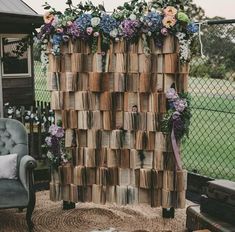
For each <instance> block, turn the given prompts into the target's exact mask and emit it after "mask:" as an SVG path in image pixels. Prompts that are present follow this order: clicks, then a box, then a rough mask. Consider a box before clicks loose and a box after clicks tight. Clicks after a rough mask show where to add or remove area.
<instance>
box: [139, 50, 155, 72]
mask: <svg viewBox="0 0 235 232" xmlns="http://www.w3.org/2000/svg"><path fill="white" fill-rule="evenodd" d="M151 61H152V59H151V56H150V55H149V56H146V55H145V54H139V73H151V68H152V62H151Z"/></svg>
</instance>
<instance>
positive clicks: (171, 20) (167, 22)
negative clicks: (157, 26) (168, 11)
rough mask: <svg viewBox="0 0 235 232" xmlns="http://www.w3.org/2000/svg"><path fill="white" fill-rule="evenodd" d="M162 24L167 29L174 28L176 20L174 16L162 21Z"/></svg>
mask: <svg viewBox="0 0 235 232" xmlns="http://www.w3.org/2000/svg"><path fill="white" fill-rule="evenodd" d="M162 24H163V25H164V27H166V28H170V27H173V26H174V25H175V24H176V19H175V18H174V17H172V16H165V17H164V18H163V20H162Z"/></svg>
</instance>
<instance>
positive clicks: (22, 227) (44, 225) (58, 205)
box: [0, 191, 191, 232]
mask: <svg viewBox="0 0 235 232" xmlns="http://www.w3.org/2000/svg"><path fill="white" fill-rule="evenodd" d="M36 199H37V202H36V206H35V210H34V213H33V222H34V224H35V228H34V231H35V232H54V231H55V232H63V231H65V232H77V231H84V232H85V231H86V232H89V231H90V232H94V231H107V232H114V231H115V232H116V231H118V232H121V231H135V232H137V231H139V232H140V231H142V232H144V231H145V232H146V231H148V232H149V231H165V232H170V231H174V232H177V231H186V230H185V223H186V213H185V212H186V210H185V209H177V210H176V215H175V218H174V219H163V218H162V217H161V212H162V211H161V208H151V207H150V206H148V205H143V204H141V205H135V206H133V205H128V206H117V205H114V204H106V205H105V206H104V205H96V204H93V203H78V204H76V208H75V209H72V210H62V202H52V201H50V200H49V192H48V191H42V192H37V195H36ZM187 204H188V205H189V204H191V202H187ZM0 231H1V232H24V231H27V226H26V220H25V210H24V212H23V213H19V212H18V211H17V209H9V210H0Z"/></svg>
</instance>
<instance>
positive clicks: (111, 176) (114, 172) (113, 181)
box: [107, 167, 118, 186]
mask: <svg viewBox="0 0 235 232" xmlns="http://www.w3.org/2000/svg"><path fill="white" fill-rule="evenodd" d="M107 183H108V185H109V186H115V185H117V184H118V168H117V167H109V168H108V173H107Z"/></svg>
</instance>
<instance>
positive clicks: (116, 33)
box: [109, 28, 118, 38]
mask: <svg viewBox="0 0 235 232" xmlns="http://www.w3.org/2000/svg"><path fill="white" fill-rule="evenodd" d="M109 34H110V37H113V38H116V37H117V35H118V30H117V29H116V28H115V29H113V30H112V31H110V33H109Z"/></svg>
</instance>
